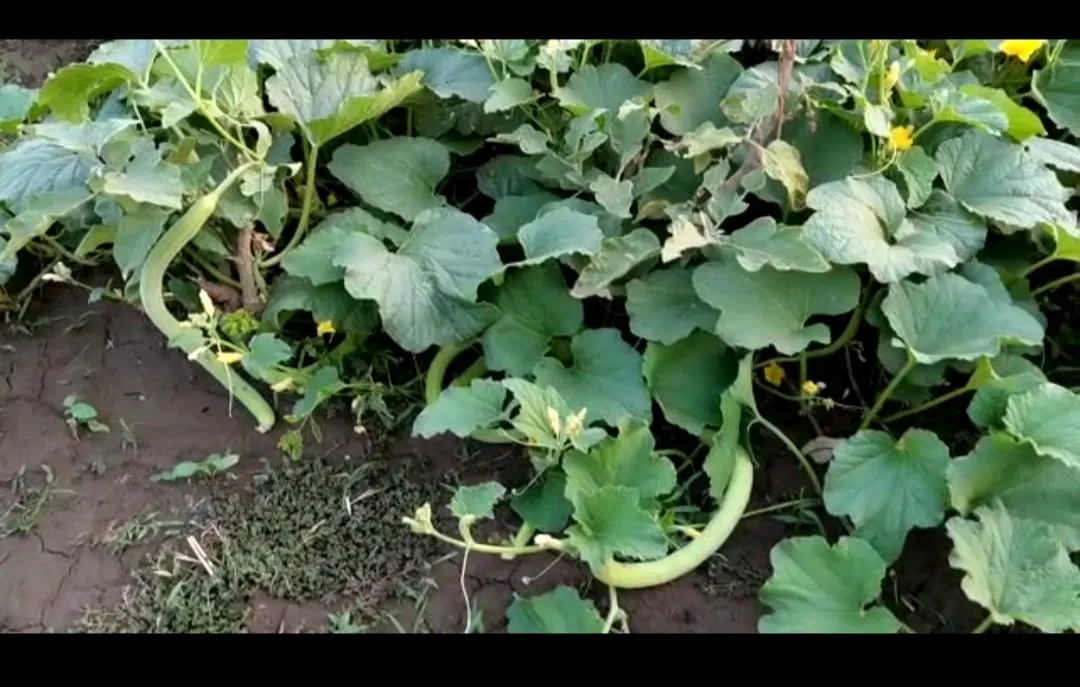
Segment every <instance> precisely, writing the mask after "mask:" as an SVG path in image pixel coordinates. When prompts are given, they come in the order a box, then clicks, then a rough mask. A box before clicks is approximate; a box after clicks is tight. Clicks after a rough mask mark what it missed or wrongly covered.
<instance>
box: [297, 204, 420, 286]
mask: <svg viewBox="0 0 1080 687" xmlns="http://www.w3.org/2000/svg"><path fill="white" fill-rule="evenodd" d="M352 234H367V235H369V236H372V237H374V238H377V239H390V240H391V241H393V242H394V243H396V244H398V245H400V244H402V243H404V241H405V240H406V238H407V237H408V234H407V233H406V232H405V230H404V229H402V228H401V227H398V226H396V225H393V224H390V223H389V222H383V221H382V220H380V219H379V218H378V217H375V215H373V214H371V213H370V212H368V211H367V210H365V209H363V208H348V209H346V210H343V211H341V212H335V213H334V214H332V215H329V216H328V217H327V218H326V219H324V220H323V221H322V222H319V224H318V226H316V227H315V228H314V229H313V230H312V231H311V233H310V234H308V236H307V237H306V238H304V241H303V242H302V243H301V244H300V245H299V246H297V247H296V248H293V249H292V250H291V251H289V252H288V253H286V254H285V259H284V260H282V262H281V266H282V267H283V268H285V271H286V272H288V273H289V274H292V275H295V276H297V277H305V278H307V279H310V280H311V283H312V284H315V285H316V286H321V285H323V284H330V283H332V282H338V281H341V280H342V279H344V278H345V270H344V269H343V268H342V267H340V266H338V265H337V264H335V262H334V258H335V256H336V255H337V252H338V248H339V246H340V245H341V244H342V243H343V242H344V241H345V240H346V238H347V237H348V236H350V235H352Z"/></svg>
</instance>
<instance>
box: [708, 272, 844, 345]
mask: <svg viewBox="0 0 1080 687" xmlns="http://www.w3.org/2000/svg"><path fill="white" fill-rule="evenodd" d="M693 279H694V290H695V291H697V294H698V296H700V297H701V300H703V301H705V302H706V303H708V304H709V305H711V306H713V307H714V308H716V309H718V310H719V311H720V318H719V319H718V320H717V323H716V333H717V334H718V335H719V336H720V339H721V340H723V341H724V342H725V343H727V344H729V345H732V346H741V347H744V348H751V349H760V348H765V347H767V346H775V347H776V350H778V351H780V352H781V353H783V354H784V355H794V354H795V353H798V352H799V351H802V350H805V349H806V347H807V346H809V345H810V344H811V343H814V342H817V343H822V344H827V343H829V342H830V341H831V340H832V334H831V333H830V332H829V328H828V326H826V325H825V324H822V323H820V322H818V323H815V324H812V325H809V326H807V324H806V321H807V320H808V319H809V318H810V317H811V316H813V315H840V314H843V313H846V312H849V311H850V310H852V309H854V308H855V306H856V305H857V304H858V302H859V292H860V289H861V283H860V281H859V275H858V274H857V273H856V272H855V271H854V270H852V269H850V268H847V267H842V266H837V267H834V268H832V270H830V271H829V272H823V273H811V272H781V271H779V270H775V269H773V268H771V267H762V268H761V269H760V270H758V271H757V272H747V271H746V270H744V269H743V268H742V267H741V266H740V265H739V264H738V263H737V262H735V261H734V260H729V259H724V260H714V261H711V262H707V263H705V264H704V265H701V266H700V267H698V268H697V269H695V270H694V277H693Z"/></svg>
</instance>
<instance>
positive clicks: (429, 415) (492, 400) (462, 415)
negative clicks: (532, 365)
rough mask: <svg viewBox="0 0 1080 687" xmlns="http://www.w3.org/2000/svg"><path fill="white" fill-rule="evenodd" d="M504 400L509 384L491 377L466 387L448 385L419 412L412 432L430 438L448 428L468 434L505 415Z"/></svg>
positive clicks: (465, 435)
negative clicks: (506, 385) (494, 380)
mask: <svg viewBox="0 0 1080 687" xmlns="http://www.w3.org/2000/svg"><path fill="white" fill-rule="evenodd" d="M505 402H506V387H504V386H503V385H502V384H500V383H499V382H493V381H491V380H490V379H475V380H473V382H472V384H470V385H469V386H467V387H460V386H451V387H448V388H446V389H443V392H442V393H441V394H439V398H438V399H437V400H436V401H435V402H434V403H432V404H431V405H429V406H426V407H425V408H424V409H423V410H422V411H421V412H420V414H419V415H417V416H416V420H415V421H414V422H413V429H412V432H413V435H414V436H418V437H423V438H424V439H430V438H431V437H433V436H436V435H438V434H442V433H444V432H449V433H451V434H454V435H455V436H458V437H461V438H465V437H467V436H469V435H470V434H472V433H473V432H475V431H476V430H478V429H481V428H484V427H490V426H491V425H493V424H494V423H496V422H498V421H499V420H500V419H501V418H502V417H503V416H504V412H503V405H504V403H505Z"/></svg>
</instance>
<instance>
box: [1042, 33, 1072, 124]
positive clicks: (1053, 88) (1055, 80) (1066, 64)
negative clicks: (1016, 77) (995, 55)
mask: <svg viewBox="0 0 1080 687" xmlns="http://www.w3.org/2000/svg"><path fill="white" fill-rule="evenodd" d="M1031 93H1032V95H1034V96H1035V98H1036V99H1038V101H1039V102H1040V103H1042V105H1043V107H1045V108H1046V111H1047V113H1048V114H1049V115H1050V119H1052V120H1054V123H1055V124H1057V125H1058V126H1059V127H1061V128H1063V129H1068V130H1069V132H1070V133H1071V134H1072V135H1073V136H1080V42H1078V41H1067V42H1066V43H1065V47H1064V49H1062V51H1061V54H1060V55H1058V59H1057V60H1056V61H1055V62H1054V63H1053V64H1052V65H1051V66H1050V68H1049V69H1043V70H1037V71H1035V72H1034V74H1032V79H1031Z"/></svg>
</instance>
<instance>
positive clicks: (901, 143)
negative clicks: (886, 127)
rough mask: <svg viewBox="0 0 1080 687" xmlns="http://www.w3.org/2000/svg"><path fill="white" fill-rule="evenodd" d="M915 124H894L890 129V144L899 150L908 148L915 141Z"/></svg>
mask: <svg viewBox="0 0 1080 687" xmlns="http://www.w3.org/2000/svg"><path fill="white" fill-rule="evenodd" d="M914 133H915V127H913V126H894V127H893V128H892V129H891V130H890V131H889V145H890V146H892V147H893V148H895V149H897V150H907V149H908V148H910V147H911V146H912V144H914V143H915V138H914V136H913V134H914Z"/></svg>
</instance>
